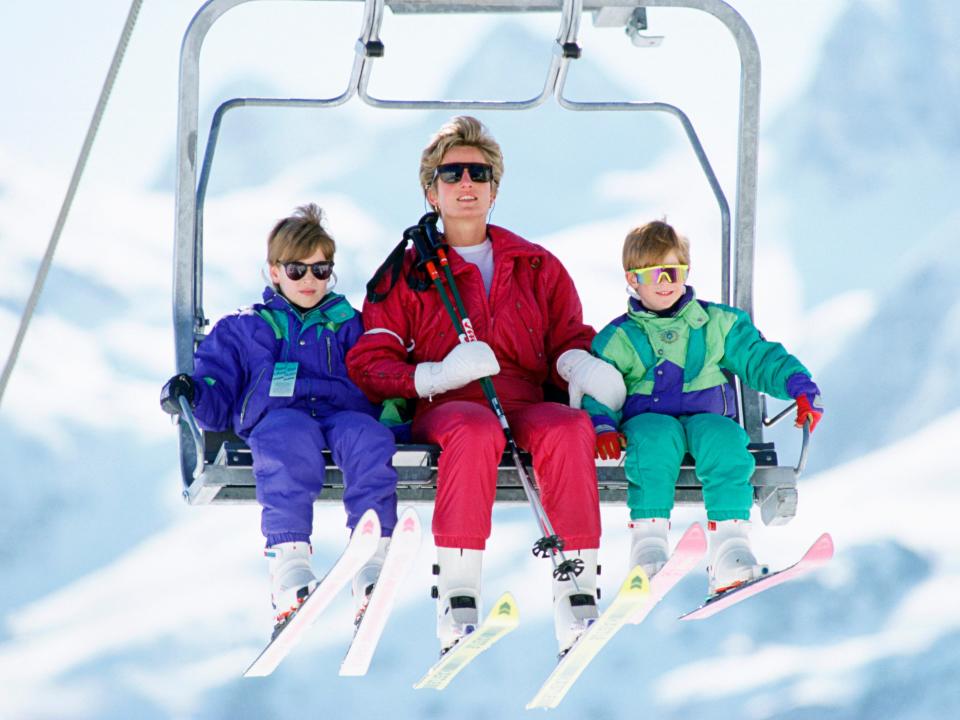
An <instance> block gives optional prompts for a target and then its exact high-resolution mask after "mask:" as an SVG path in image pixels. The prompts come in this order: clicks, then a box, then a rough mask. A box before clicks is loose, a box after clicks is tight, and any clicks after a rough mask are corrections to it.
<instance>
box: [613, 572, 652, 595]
mask: <svg viewBox="0 0 960 720" xmlns="http://www.w3.org/2000/svg"><path fill="white" fill-rule="evenodd" d="M620 592H622V593H629V594H631V595H633V594H639V595H646V594H647V593H649V592H650V579H649V578H648V577H647V574H646V573H645V572H644V571H643V568H642V567H641V566H640V565H637V566H636V567H634V568H633V570H631V571H630V573H629V574H628V575H627V579H626V580H624V581H623V584H622V585H621V586H620Z"/></svg>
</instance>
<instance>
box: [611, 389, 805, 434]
mask: <svg viewBox="0 0 960 720" xmlns="http://www.w3.org/2000/svg"><path fill="white" fill-rule="evenodd" d="M822 404H823V403H821V401H820V396H819V395H816V396H815V397H814V398H813V401H812V402H811V401H810V396H809V395H800V396H798V397H797V422H796V426H797V427H803V424H804V423H805V422H806V421H807V420H809V421H810V432H813V429H814V428H815V427H816V426H817V423H818V422H820V418H822V417H823V407H820V406H821V405H822ZM598 442H599V440H598Z"/></svg>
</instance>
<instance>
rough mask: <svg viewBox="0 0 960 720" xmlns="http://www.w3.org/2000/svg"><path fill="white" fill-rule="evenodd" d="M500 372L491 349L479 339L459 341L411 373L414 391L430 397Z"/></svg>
mask: <svg viewBox="0 0 960 720" xmlns="http://www.w3.org/2000/svg"><path fill="white" fill-rule="evenodd" d="M498 372H500V363H498V362H497V356H496V355H494V354H493V350H492V349H491V348H490V346H489V345H487V344H486V343H485V342H483V341H482V340H476V341H474V342H468V343H461V344H460V345H457V346H456V347H455V348H454V349H453V350H451V351H450V352H449V353H447V356H446V357H445V358H444V359H443V360H442V361H441V362H422V363H420V364H418V365H417V369H416V371H415V373H414V376H413V382H414V385H415V386H416V388H417V395H419V396H420V397H422V398H431V397H433V396H434V395H441V394H443V393H445V392H447V391H449V390H456V389H457V388H461V387H463V386H464V385H467V384H468V383H471V382H473V381H474V380H479V379H480V378H485V377H490V376H491V375H496V374H497V373H498Z"/></svg>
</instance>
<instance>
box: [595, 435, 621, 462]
mask: <svg viewBox="0 0 960 720" xmlns="http://www.w3.org/2000/svg"><path fill="white" fill-rule="evenodd" d="M622 443H623V436H622V435H621V434H620V433H618V432H613V431H608V432H602V433H599V434H598V435H597V454H596V457H598V458H600V459H601V460H619V459H620V452H621V451H622V448H623V444H622Z"/></svg>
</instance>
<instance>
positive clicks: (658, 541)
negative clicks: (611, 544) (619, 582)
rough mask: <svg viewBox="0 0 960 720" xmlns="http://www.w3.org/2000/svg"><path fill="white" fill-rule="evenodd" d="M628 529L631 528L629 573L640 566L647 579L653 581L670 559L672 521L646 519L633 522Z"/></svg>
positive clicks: (628, 525)
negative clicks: (669, 537) (669, 538)
mask: <svg viewBox="0 0 960 720" xmlns="http://www.w3.org/2000/svg"><path fill="white" fill-rule="evenodd" d="M627 527H629V528H630V567H629V568H627V571H628V572H629V571H630V570H633V568H635V567H636V566H637V565H639V566H640V567H642V568H643V571H644V572H645V573H646V574H647V578H649V579H653V576H654V575H656V574H657V573H658V572H660V571H661V570H662V569H663V566H664V565H666V564H667V560H668V559H669V558H670V545H669V543H668V542H667V531H668V530H669V529H670V521H669V520H668V519H667V518H644V519H641V520H631V521H630V522H629V523H628V524H627Z"/></svg>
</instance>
